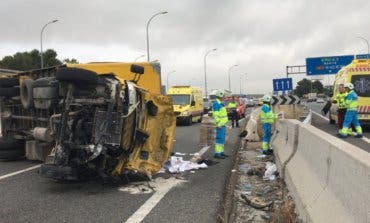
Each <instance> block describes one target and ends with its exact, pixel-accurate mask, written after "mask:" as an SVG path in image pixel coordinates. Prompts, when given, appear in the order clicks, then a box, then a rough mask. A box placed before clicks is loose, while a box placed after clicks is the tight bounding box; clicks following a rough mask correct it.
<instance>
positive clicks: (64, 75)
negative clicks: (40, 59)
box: [55, 67, 98, 84]
mask: <svg viewBox="0 0 370 223" xmlns="http://www.w3.org/2000/svg"><path fill="white" fill-rule="evenodd" d="M55 78H56V79H57V80H58V81H67V82H74V83H75V84H97V83H98V74H97V73H95V72H93V71H90V70H85V69H81V68H71V67H62V68H60V69H58V70H57V72H56V74H55Z"/></svg>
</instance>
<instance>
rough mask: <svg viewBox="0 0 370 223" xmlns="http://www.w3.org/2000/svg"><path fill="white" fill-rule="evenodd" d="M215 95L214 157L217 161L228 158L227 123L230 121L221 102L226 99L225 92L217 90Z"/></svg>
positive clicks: (213, 106) (213, 105)
mask: <svg viewBox="0 0 370 223" xmlns="http://www.w3.org/2000/svg"><path fill="white" fill-rule="evenodd" d="M214 94H215V96H216V100H215V101H214V102H213V104H212V110H213V122H214V125H215V127H216V139H215V153H214V157H215V158H216V159H225V158H226V157H227V155H226V154H225V140H226V123H227V122H228V121H229V120H228V118H227V111H226V108H225V105H224V104H222V102H221V101H222V99H223V98H224V97H225V92H224V91H223V90H217V91H216V92H215V93H214Z"/></svg>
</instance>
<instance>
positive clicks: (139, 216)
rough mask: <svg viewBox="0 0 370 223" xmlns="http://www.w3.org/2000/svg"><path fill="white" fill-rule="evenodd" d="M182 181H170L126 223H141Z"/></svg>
mask: <svg viewBox="0 0 370 223" xmlns="http://www.w3.org/2000/svg"><path fill="white" fill-rule="evenodd" d="M182 182H184V181H182V180H176V181H168V183H166V184H163V185H162V186H161V187H159V188H158V189H157V191H156V192H155V193H154V194H153V195H152V196H151V197H150V198H149V199H148V200H147V201H146V202H145V203H144V204H143V205H142V206H141V207H140V208H139V209H137V210H136V211H135V213H134V214H132V215H131V217H130V218H129V219H127V221H126V223H139V222H141V221H143V220H144V218H145V217H146V216H147V215H148V214H149V213H150V212H151V210H152V209H153V208H154V207H155V206H156V205H157V204H158V203H159V202H160V201H161V200H162V198H163V197H164V196H165V195H166V194H167V193H168V192H169V191H170V190H171V189H172V188H173V187H175V186H176V185H178V184H180V183H182Z"/></svg>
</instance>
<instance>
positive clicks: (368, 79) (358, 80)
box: [351, 74, 370, 97]
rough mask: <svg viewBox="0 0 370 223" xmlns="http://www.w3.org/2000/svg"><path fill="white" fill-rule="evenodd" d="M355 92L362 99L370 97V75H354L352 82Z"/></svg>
mask: <svg viewBox="0 0 370 223" xmlns="http://www.w3.org/2000/svg"><path fill="white" fill-rule="evenodd" d="M351 82H352V83H353V85H354V86H355V91H356V93H357V95H358V96H360V97H370V74H366V75H353V76H352V81H351Z"/></svg>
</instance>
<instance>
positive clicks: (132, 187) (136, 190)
mask: <svg viewBox="0 0 370 223" xmlns="http://www.w3.org/2000/svg"><path fill="white" fill-rule="evenodd" d="M184 182H186V181H185V180H183V179H179V178H177V177H170V178H167V179H165V178H162V177H158V178H154V179H152V180H151V181H140V182H132V183H129V184H128V185H124V186H122V187H120V188H119V189H118V190H119V191H121V192H125V193H128V194H150V193H154V192H155V191H157V190H158V189H160V188H162V187H163V185H166V184H172V183H176V184H181V183H184Z"/></svg>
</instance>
